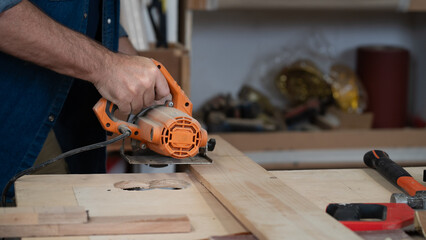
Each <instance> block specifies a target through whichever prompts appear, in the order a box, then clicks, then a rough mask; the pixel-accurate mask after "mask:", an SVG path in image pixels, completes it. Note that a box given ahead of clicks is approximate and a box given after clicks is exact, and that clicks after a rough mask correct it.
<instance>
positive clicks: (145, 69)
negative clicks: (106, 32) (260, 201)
mask: <svg viewBox="0 0 426 240" xmlns="http://www.w3.org/2000/svg"><path fill="white" fill-rule="evenodd" d="M105 67H106V69H105V72H104V74H99V75H98V76H100V77H102V78H100V79H98V80H96V81H94V84H95V86H96V88H97V89H98V91H99V93H100V94H101V95H102V96H103V97H105V98H106V99H108V100H110V101H111V102H113V103H115V104H116V105H117V106H118V109H119V110H120V111H121V112H123V113H130V112H131V113H133V114H137V113H139V112H140V110H141V109H142V108H144V107H149V106H151V105H153V104H154V100H160V99H162V98H164V97H167V96H168V95H169V94H170V90H169V86H168V84H167V81H166V79H165V78H164V76H163V74H162V73H161V71H160V70H159V69H158V68H157V66H156V65H155V64H154V62H152V60H151V59H148V58H145V57H139V56H128V55H124V54H113V55H112V56H111V57H110V59H109V60H107V61H106V66H105Z"/></svg>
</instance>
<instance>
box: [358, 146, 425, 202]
mask: <svg viewBox="0 0 426 240" xmlns="http://www.w3.org/2000/svg"><path fill="white" fill-rule="evenodd" d="M364 163H365V164H366V165H367V166H369V167H371V168H373V169H376V171H377V172H379V173H380V174H381V175H382V176H383V177H385V178H386V179H387V180H388V181H389V182H391V183H393V184H395V185H398V186H400V187H401V188H402V189H404V190H405V191H406V192H407V193H408V194H410V195H411V196H414V195H415V194H416V192H417V191H424V190H426V188H425V187H424V186H423V185H421V184H420V183H419V182H417V181H416V180H415V179H414V178H413V177H412V176H411V175H410V174H409V173H408V172H407V171H405V170H404V169H403V168H402V167H401V166H399V165H398V164H397V163H395V162H394V161H392V160H391V159H390V158H389V155H388V154H387V153H386V152H383V151H381V150H372V151H369V152H367V153H366V154H365V155H364Z"/></svg>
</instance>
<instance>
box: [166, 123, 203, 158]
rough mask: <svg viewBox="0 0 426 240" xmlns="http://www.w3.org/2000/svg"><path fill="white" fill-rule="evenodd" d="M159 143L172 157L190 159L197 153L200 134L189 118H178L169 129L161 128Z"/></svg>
mask: <svg viewBox="0 0 426 240" xmlns="http://www.w3.org/2000/svg"><path fill="white" fill-rule="evenodd" d="M161 142H162V144H163V145H165V146H166V147H167V148H168V149H169V151H170V152H171V155H172V157H175V158H187V157H192V156H194V155H195V154H197V153H198V148H199V146H200V142H201V132H200V130H199V128H198V127H197V125H195V124H194V123H193V122H192V121H191V119H190V118H186V117H178V118H175V121H174V123H173V124H171V125H170V126H169V128H163V130H162V134H161Z"/></svg>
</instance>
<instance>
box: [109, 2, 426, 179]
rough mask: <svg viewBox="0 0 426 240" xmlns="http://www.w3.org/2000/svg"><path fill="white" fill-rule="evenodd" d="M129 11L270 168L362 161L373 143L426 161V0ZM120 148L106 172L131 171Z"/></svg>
mask: <svg viewBox="0 0 426 240" xmlns="http://www.w3.org/2000/svg"><path fill="white" fill-rule="evenodd" d="M155 6H157V7H158V6H160V8H159V9H161V10H159V11H158V9H157V11H155ZM121 23H122V25H123V26H124V28H125V29H126V30H127V32H128V34H129V37H130V39H131V41H132V43H133V44H134V45H135V47H136V48H137V49H138V50H139V51H140V54H141V55H144V56H149V57H153V58H155V59H157V60H159V61H160V62H162V63H163V64H164V65H165V66H166V67H167V68H168V70H169V71H170V73H171V74H172V76H173V77H174V78H175V79H176V80H177V82H178V83H179V84H180V85H181V87H182V88H183V90H184V91H185V93H186V94H187V95H188V96H189V97H190V99H191V101H192V103H193V104H194V116H195V117H196V118H197V119H198V120H199V121H200V122H201V123H202V124H203V126H204V127H205V128H206V129H207V130H208V131H209V134H218V135H220V136H221V137H223V138H224V139H226V140H228V141H229V142H230V143H231V144H233V145H234V146H236V147H237V148H239V149H240V150H241V151H243V152H245V153H246V154H247V155H248V156H249V157H251V158H252V159H253V160H255V161H256V162H258V163H259V164H261V165H262V166H264V167H266V168H268V169H297V168H326V167H330V166H332V167H360V166H362V156H363V154H364V153H365V152H366V151H368V150H369V149H371V148H373V147H374V148H382V149H384V150H386V151H387V152H388V153H390V154H391V155H392V156H393V159H394V160H395V161H396V162H399V163H401V164H402V165H406V166H409V165H421V164H423V165H424V163H425V162H426V132H425V130H424V127H425V119H426V94H424V93H423V92H424V91H425V90H426V54H425V53H426V44H425V42H426V24H425V23H426V3H425V1H422V0H344V1H343V0H321V1H318V0H300V1H292V0H264V1H254V0H246V1H244V0H186V1H184V0H164V1H154V0H152V1H151V0H126V1H122V2H121ZM118 148H119V147H118V146H113V147H111V148H109V151H110V172H114V171H116V172H122V171H130V170H129V168H131V167H129V166H128V165H126V164H124V163H123V162H122V161H120V160H119V159H120V157H119V155H118V154H117V151H118ZM114 159H116V161H114ZM115 162H118V163H119V164H115ZM142 168H143V167H142ZM132 171H141V169H137V170H135V169H133V170H132ZM143 171H157V170H143ZM159 171H174V169H167V168H166V169H160V170H159Z"/></svg>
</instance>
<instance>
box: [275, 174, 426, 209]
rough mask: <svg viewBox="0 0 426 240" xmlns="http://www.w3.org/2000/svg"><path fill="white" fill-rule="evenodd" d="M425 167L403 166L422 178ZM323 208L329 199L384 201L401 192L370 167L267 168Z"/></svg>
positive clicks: (354, 201) (418, 177)
mask: <svg viewBox="0 0 426 240" xmlns="http://www.w3.org/2000/svg"><path fill="white" fill-rule="evenodd" d="M425 168H426V167H412V168H405V169H406V170H407V171H408V172H409V173H410V174H411V175H412V176H413V177H414V178H415V179H417V180H418V181H419V182H422V181H421V180H422V179H423V169H425ZM270 173H272V174H273V175H274V176H276V177H278V178H279V179H280V180H281V181H283V182H284V183H286V184H287V185H288V186H290V187H291V188H292V189H294V191H296V192H297V193H299V194H300V195H302V196H304V197H305V198H308V199H310V200H311V202H312V203H314V204H315V205H316V206H318V207H319V208H320V209H322V210H324V211H325V208H326V207H327V205H328V204H329V203H386V202H390V196H391V194H392V193H398V192H401V191H400V190H399V189H398V188H397V187H395V186H394V185H392V184H391V183H389V182H388V181H387V180H386V179H384V178H383V177H382V176H381V175H380V174H378V173H377V172H376V171H375V170H373V169H369V168H368V169H367V168H365V169H323V170H294V171H270Z"/></svg>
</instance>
